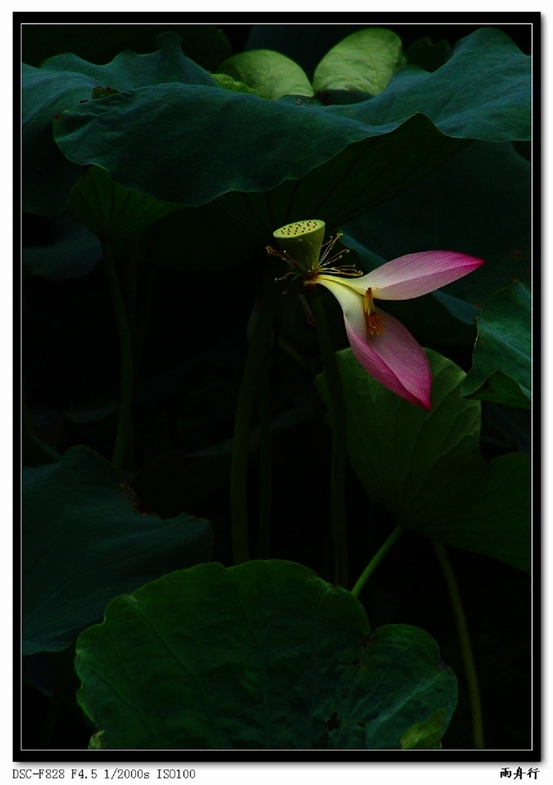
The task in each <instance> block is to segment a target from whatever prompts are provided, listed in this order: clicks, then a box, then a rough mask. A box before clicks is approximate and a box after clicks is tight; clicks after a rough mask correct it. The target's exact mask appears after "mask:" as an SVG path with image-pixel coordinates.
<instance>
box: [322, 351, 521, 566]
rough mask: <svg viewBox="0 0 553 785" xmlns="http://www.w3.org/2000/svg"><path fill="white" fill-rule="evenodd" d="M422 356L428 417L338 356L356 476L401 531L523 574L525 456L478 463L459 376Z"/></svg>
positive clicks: (473, 414)
mask: <svg viewBox="0 0 553 785" xmlns="http://www.w3.org/2000/svg"><path fill="white" fill-rule="evenodd" d="M427 354H428V358H429V360H430V365H431V368H432V375H433V386H432V410H431V411H430V412H425V411H423V410H422V409H420V408H418V407H416V406H413V404H411V403H409V402H408V401H405V400H404V399H402V398H400V397H399V396H397V395H394V393H392V392H390V391H389V390H388V389H386V388H385V387H383V386H382V385H381V384H380V383H379V382H377V381H376V380H375V379H373V378H372V377H371V376H370V375H369V374H368V373H367V372H366V371H365V370H364V369H363V368H362V366H361V365H360V364H359V363H358V362H357V360H356V359H355V358H354V356H353V354H352V352H351V350H350V349H346V350H344V351H342V352H339V353H338V354H337V357H338V362H339V365H340V372H341V374H342V379H343V386H344V395H345V398H346V407H347V415H348V421H347V441H348V455H349V458H350V460H351V464H352V466H353V468H354V470H355V473H356V474H357V476H358V477H359V479H360V481H361V483H362V484H363V486H364V487H365V489H366V491H367V493H369V495H370V496H371V497H372V498H373V499H374V500H375V501H377V502H378V503H379V504H382V505H383V506H384V507H386V508H387V509H388V510H389V511H390V513H391V514H392V515H393V516H394V518H395V519H396V521H397V522H398V523H399V524H400V525H401V526H403V527H405V528H406V529H412V530H414V531H417V532H419V533H420V534H423V535H425V536H426V537H430V538H431V539H433V540H437V541H439V542H443V543H446V544H448V545H455V546H457V547H459V548H464V549H465V550H469V551H474V552H475V553H482V554H486V555H488V556H493V557H494V558H497V559H501V560H503V561H505V562H507V563H508V564H511V565H513V566H515V567H519V568H520V569H524V570H528V569H529V568H530V456H529V455H527V454H525V453H509V454H507V455H502V456H499V457H498V458H495V459H494V460H492V461H491V462H490V463H488V462H486V461H485V460H484V459H483V458H482V457H481V454H480V448H479V435H480V422H481V412H480V402H479V401H470V400H467V399H465V398H462V397H461V384H462V382H463V380H464V378H465V374H464V373H463V371H462V370H461V369H460V368H459V367H458V366H457V365H455V364H454V363H452V362H451V361H450V360H447V359H446V358H445V357H442V356H441V355H439V354H437V353H436V352H432V351H430V350H427ZM319 379H320V380H321V381H322V377H319ZM321 390H322V391H323V394H325V387H324V384H321Z"/></svg>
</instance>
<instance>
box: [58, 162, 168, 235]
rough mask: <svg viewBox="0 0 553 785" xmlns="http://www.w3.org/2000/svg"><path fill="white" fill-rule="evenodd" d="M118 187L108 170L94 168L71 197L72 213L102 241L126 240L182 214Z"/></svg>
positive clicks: (87, 172)
mask: <svg viewBox="0 0 553 785" xmlns="http://www.w3.org/2000/svg"><path fill="white" fill-rule="evenodd" d="M181 209H182V205H181V204H174V203H171V202H161V201H160V200H159V199H155V198H154V197H152V196H146V194H141V193H138V192H137V191H131V190H130V189H128V188H123V186H122V185H119V184H118V183H116V182H115V181H114V180H113V178H112V177H111V176H110V175H109V174H108V172H106V171H105V170H104V169H100V168H98V167H97V166H90V167H89V168H88V170H87V171H86V174H85V175H84V177H83V178H82V179H81V180H80V181H79V182H78V183H77V185H76V186H75V187H74V188H73V191H72V193H71V202H70V203H69V210H70V211H71V213H72V214H73V215H74V216H75V218H78V220H79V221H81V223H83V224H84V225H85V226H86V227H88V229H90V230H91V231H92V232H94V234H95V235H96V236H97V237H99V238H100V239H101V240H102V241H105V240H114V239H115V238H118V237H126V236H127V235H129V234H133V233H134V232H138V231H139V230H140V229H144V228H145V227H146V226H149V225H150V224H152V223H154V222H155V221H158V220H159V219H160V218H163V217H164V216H166V215H168V214H169V213H173V212H175V210H181Z"/></svg>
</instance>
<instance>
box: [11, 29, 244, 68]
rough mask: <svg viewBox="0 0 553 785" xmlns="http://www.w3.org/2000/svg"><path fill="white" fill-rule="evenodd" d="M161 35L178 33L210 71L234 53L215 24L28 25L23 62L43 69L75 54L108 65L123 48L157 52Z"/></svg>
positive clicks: (23, 31) (194, 57)
mask: <svg viewBox="0 0 553 785" xmlns="http://www.w3.org/2000/svg"><path fill="white" fill-rule="evenodd" d="M160 32H173V33H177V34H178V35H179V36H180V38H181V39H182V49H183V51H184V54H185V55H186V56H187V57H189V58H190V59H191V60H194V62H195V63H198V64H199V65H201V66H202V68H207V69H208V70H210V71H212V70H214V69H215V68H216V67H217V66H218V65H219V63H220V62H222V61H223V60H225V59H226V58H227V57H229V55H230V54H231V47H230V43H229V41H228V39H227V37H226V35H225V34H224V32H223V31H222V30H219V29H217V28H216V27H214V26H213V27H212V26H211V25H163V26H160V25H142V24H139V25H119V24H113V25H111V24H102V25H94V24H82V25H79V24H76V25H75V24H67V25H63V24H55V25H44V24H41V25H33V24H24V25H23V26H22V28H21V39H22V47H23V49H22V51H23V57H22V59H23V61H24V62H25V63H28V64H29V65H34V66H39V65H40V64H41V63H42V62H43V60H45V59H46V58H47V57H52V56H53V55H58V54H60V53H61V52H73V53H74V54H76V55H78V56H79V57H81V58H83V59H84V60H89V61H90V62H91V63H98V64H100V63H108V62H110V60H113V58H114V57H115V56H116V55H117V54H118V53H119V52H121V51H122V50H123V49H132V50H133V52H137V53H140V54H147V53H149V52H152V51H155V49H156V39H157V37H158V35H159V34H160Z"/></svg>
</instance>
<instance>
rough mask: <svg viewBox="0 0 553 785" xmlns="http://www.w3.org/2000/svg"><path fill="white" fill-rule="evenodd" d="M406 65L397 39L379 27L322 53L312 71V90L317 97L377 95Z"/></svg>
mask: <svg viewBox="0 0 553 785" xmlns="http://www.w3.org/2000/svg"><path fill="white" fill-rule="evenodd" d="M406 64H407V61H406V59H405V57H404V56H403V51H402V45H401V39H400V37H399V36H398V35H397V34H396V33H393V32H392V31H391V30H386V29H385V28H383V27H372V28H371V27H369V28H367V29H365V30H359V31H357V32H355V33H351V35H348V36H346V38H343V39H342V40H341V41H340V42H339V43H337V44H336V46H333V47H332V49H331V50H330V51H329V52H327V53H326V55H325V56H324V57H323V58H322V60H321V61H320V63H319V64H318V66H317V67H316V69H315V73H314V75H313V87H314V88H315V91H316V92H317V93H322V92H325V91H326V90H359V91H360V92H363V93H368V94H369V95H378V93H381V92H382V91H383V90H384V88H385V87H387V85H388V83H389V82H390V80H391V78H392V76H393V75H394V74H395V73H396V72H397V71H398V70H399V69H400V68H403V66H405V65H406Z"/></svg>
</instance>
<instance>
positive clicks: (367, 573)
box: [351, 526, 403, 597]
mask: <svg viewBox="0 0 553 785" xmlns="http://www.w3.org/2000/svg"><path fill="white" fill-rule="evenodd" d="M402 531H403V529H402V528H401V526H396V528H395V529H394V530H393V532H392V533H391V534H390V536H389V537H388V539H387V540H385V542H384V543H383V544H382V545H381V546H380V548H379V549H378V551H377V552H376V553H375V555H374V556H373V557H372V559H371V560H370V562H369V563H368V564H367V566H366V567H365V569H364V570H363V572H362V573H361V576H360V577H359V578H358V580H357V583H356V584H355V586H354V587H353V589H352V590H351V593H352V594H353V596H354V597H359V595H360V594H361V591H362V589H363V587H364V585H365V584H366V582H367V581H368V580H369V578H370V577H371V575H372V574H373V572H374V571H375V569H376V568H377V567H378V565H379V564H380V562H381V561H382V559H383V558H384V556H385V555H386V554H387V553H388V551H389V550H390V548H391V547H392V545H393V544H394V542H395V541H396V540H397V538H398V537H399V535H400V534H401V532H402Z"/></svg>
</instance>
